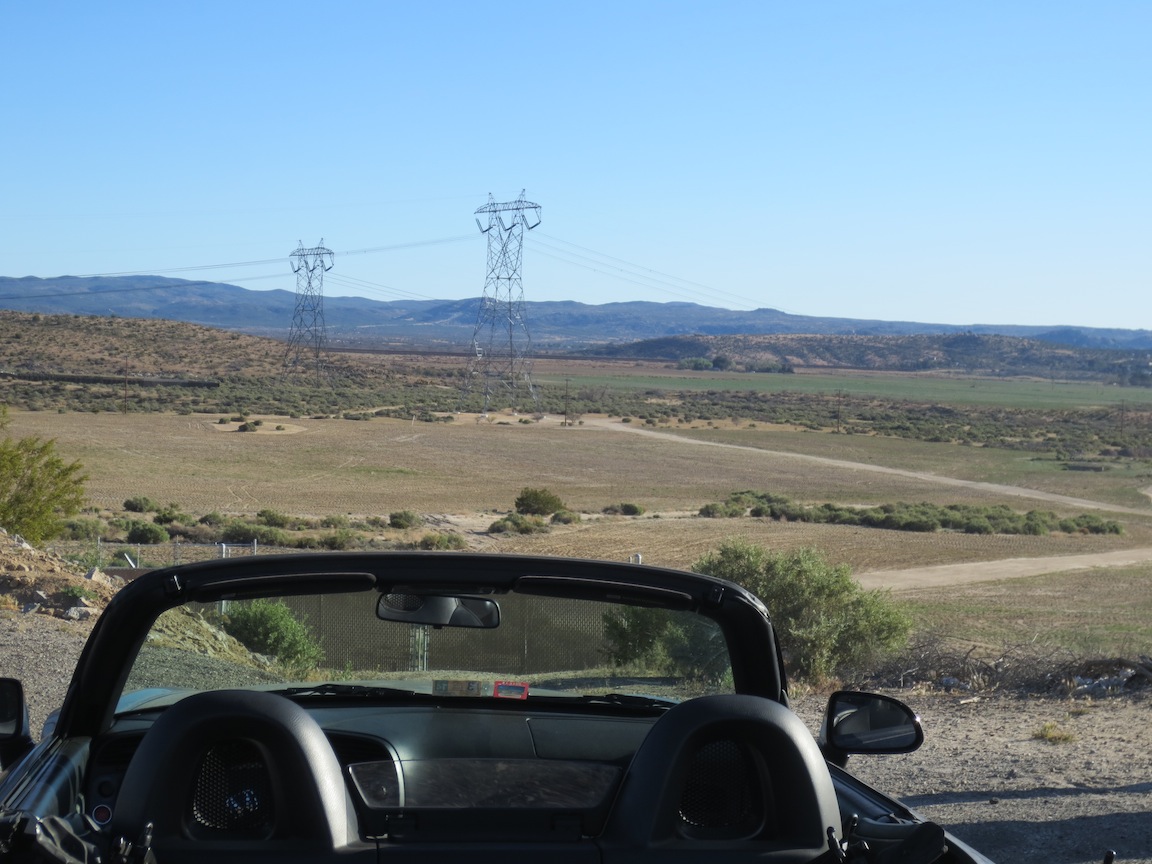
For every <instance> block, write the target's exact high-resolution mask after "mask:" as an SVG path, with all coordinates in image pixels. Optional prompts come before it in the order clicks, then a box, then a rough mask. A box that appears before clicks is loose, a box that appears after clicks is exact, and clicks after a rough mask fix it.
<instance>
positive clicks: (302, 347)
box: [281, 238, 333, 384]
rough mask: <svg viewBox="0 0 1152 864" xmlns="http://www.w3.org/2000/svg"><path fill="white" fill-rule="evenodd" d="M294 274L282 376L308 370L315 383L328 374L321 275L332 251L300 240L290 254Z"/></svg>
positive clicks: (331, 259) (325, 269) (327, 267)
mask: <svg viewBox="0 0 1152 864" xmlns="http://www.w3.org/2000/svg"><path fill="white" fill-rule="evenodd" d="M289 257H290V259H291V261H292V271H293V272H294V273H295V274H296V311H295V312H293V314H292V329H291V331H290V332H289V334H288V348H287V350H286V351H285V352H284V366H283V368H282V371H281V374H282V376H283V377H285V378H286V377H288V376H289V375H294V374H299V373H301V372H303V371H304V370H306V369H311V370H312V373H313V375H314V376H315V379H316V383H317V384H319V383H321V382H323V380H324V379H325V377H326V375H327V370H326V368H325V367H326V366H327V359H326V351H325V349H326V347H327V335H326V334H325V332H324V274H325V273H327V272H328V271H329V270H331V269H332V263H333V257H332V250H331V249H326V248H325V247H324V240H323V238H321V240H320V245H319V246H313V247H312V248H311V249H305V248H304V243H303V242H301V243H300V245H299V246H297V247H296V251H295V252H293V253H292V254H291V255H290V256H289Z"/></svg>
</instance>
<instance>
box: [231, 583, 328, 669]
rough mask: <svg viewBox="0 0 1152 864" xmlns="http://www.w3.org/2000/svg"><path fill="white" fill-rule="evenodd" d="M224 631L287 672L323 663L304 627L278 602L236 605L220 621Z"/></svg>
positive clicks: (319, 652)
mask: <svg viewBox="0 0 1152 864" xmlns="http://www.w3.org/2000/svg"><path fill="white" fill-rule="evenodd" d="M223 625H224V630H225V631H226V632H227V633H228V634H229V635H231V636H233V637H235V638H236V639H237V640H239V641H240V642H242V643H243V644H244V646H245V647H246V648H248V649H249V650H250V651H255V652H256V653H257V654H268V655H270V656H272V657H274V658H276V660H277V661H278V662H279V663H281V664H282V665H283V666H285V667H287V668H288V669H293V670H300V671H307V670H309V669H315V668H316V667H317V666H318V665H320V661H321V660H323V659H324V651H323V650H322V649H321V647H320V643H319V642H318V641H317V640H316V638H315V637H314V636H313V635H312V633H311V632H310V631H309V630H308V626H307V623H306V622H305V621H303V620H301V619H299V618H297V617H296V616H295V615H293V614H292V610H291V609H289V608H288V607H287V606H286V605H285V604H284V603H283V602H281V601H278V600H252V601H250V602H247V603H243V604H236V605H234V606H232V607H231V608H230V609H228V611H227V613H225V615H224V618H223Z"/></svg>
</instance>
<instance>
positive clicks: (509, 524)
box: [488, 513, 548, 534]
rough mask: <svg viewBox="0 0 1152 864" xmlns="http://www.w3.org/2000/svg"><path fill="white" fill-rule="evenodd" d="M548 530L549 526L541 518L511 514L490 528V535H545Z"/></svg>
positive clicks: (498, 520)
mask: <svg viewBox="0 0 1152 864" xmlns="http://www.w3.org/2000/svg"><path fill="white" fill-rule="evenodd" d="M547 530H548V526H547V525H545V524H544V522H543V520H541V519H540V518H539V517H535V516H525V515H523V514H522V513H509V514H508V515H507V516H505V517H504V518H502V519H497V520H496V521H495V522H493V523H492V524H491V525H489V526H488V533H489V534H543V533H544V532H546V531H547Z"/></svg>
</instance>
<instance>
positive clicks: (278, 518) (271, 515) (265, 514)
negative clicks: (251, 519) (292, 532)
mask: <svg viewBox="0 0 1152 864" xmlns="http://www.w3.org/2000/svg"><path fill="white" fill-rule="evenodd" d="M256 521H257V522H259V523H260V524H261V525H267V526H268V527H269V528H287V527H288V525H289V524H291V520H290V519H289V518H288V516H287V515H285V514H284V513H280V512H279V511H277V510H271V509H268V508H265V509H263V510H261V511H260V512H258V513H257V514H256Z"/></svg>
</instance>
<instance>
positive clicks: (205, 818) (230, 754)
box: [192, 740, 275, 833]
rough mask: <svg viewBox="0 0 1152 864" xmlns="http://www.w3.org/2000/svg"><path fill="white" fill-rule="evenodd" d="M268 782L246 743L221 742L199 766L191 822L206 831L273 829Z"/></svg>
mask: <svg viewBox="0 0 1152 864" xmlns="http://www.w3.org/2000/svg"><path fill="white" fill-rule="evenodd" d="M274 818H275V813H274V812H273V797H272V778H271V777H270V776H269V774H268V766H267V765H265V764H264V759H263V757H262V756H261V755H260V751H259V750H258V749H257V748H256V746H255V745H254V744H253V743H252V742H250V741H243V740H235V741H222V742H220V743H218V744H215V745H213V746H212V747H211V748H210V749H209V750H208V752H207V753H205V754H204V759H203V761H202V762H201V763H200V772H199V774H198V775H197V777H196V785H195V787H194V791H193V794H192V819H193V821H194V822H195V823H196V825H198V826H200V827H201V828H204V829H208V830H210V831H218V832H243V833H260V832H263V831H267V830H269V829H270V828H271V827H272V825H273V820H274Z"/></svg>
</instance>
